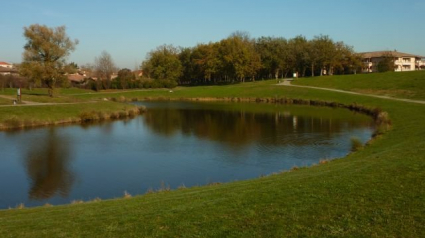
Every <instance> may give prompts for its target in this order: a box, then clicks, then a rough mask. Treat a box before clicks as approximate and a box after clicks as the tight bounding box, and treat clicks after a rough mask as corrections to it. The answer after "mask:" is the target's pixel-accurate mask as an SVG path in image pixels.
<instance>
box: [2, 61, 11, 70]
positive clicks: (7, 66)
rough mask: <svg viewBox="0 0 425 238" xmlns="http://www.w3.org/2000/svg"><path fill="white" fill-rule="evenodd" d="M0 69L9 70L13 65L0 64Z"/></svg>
mask: <svg viewBox="0 0 425 238" xmlns="http://www.w3.org/2000/svg"><path fill="white" fill-rule="evenodd" d="M0 67H3V68H8V69H11V68H13V65H12V64H9V63H6V62H0Z"/></svg>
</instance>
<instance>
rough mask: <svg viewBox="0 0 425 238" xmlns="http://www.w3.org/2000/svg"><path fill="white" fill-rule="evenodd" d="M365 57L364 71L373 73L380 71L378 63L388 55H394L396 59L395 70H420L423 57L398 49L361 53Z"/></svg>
mask: <svg viewBox="0 0 425 238" xmlns="http://www.w3.org/2000/svg"><path fill="white" fill-rule="evenodd" d="M360 54H361V55H362V58H363V64H364V66H363V72H364V73H372V72H378V64H379V62H381V61H382V60H383V59H385V58H386V57H393V58H394V59H393V60H394V71H396V72H403V71H414V70H420V69H423V68H421V62H422V61H421V60H422V57H421V56H419V55H413V54H409V53H403V52H398V51H374V52H364V53H360Z"/></svg>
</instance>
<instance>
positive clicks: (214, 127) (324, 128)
mask: <svg viewBox="0 0 425 238" xmlns="http://www.w3.org/2000/svg"><path fill="white" fill-rule="evenodd" d="M143 121H144V124H145V125H147V126H148V127H149V128H150V129H151V130H152V131H154V132H155V133H158V134H161V135H164V136H166V137H171V136H173V135H175V134H177V133H182V134H183V135H187V136H189V135H194V136H196V137H197V138H201V139H208V140H213V141H218V142H222V143H224V144H226V145H231V146H245V145H249V144H251V143H252V142H260V143H263V144H270V145H276V146H280V145H285V144H292V145H309V144H314V143H315V141H319V140H320V141H323V139H324V138H325V139H326V138H331V137H332V135H333V134H337V133H339V132H341V131H343V130H344V129H346V128H347V127H349V128H356V127H357V128H360V127H365V126H371V121H370V120H365V121H362V120H358V118H356V120H350V119H349V118H346V119H344V120H339V119H334V118H332V117H330V118H329V117H323V118H322V117H316V116H308V115H303V116H302V117H299V116H297V115H292V114H291V113H290V112H288V111H282V112H275V113H252V112H245V111H243V110H242V111H218V110H203V109H198V110H192V109H179V108H168V109H167V110H165V109H163V108H149V110H148V111H147V112H146V113H145V114H144V116H143Z"/></svg>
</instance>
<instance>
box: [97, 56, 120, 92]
mask: <svg viewBox="0 0 425 238" xmlns="http://www.w3.org/2000/svg"><path fill="white" fill-rule="evenodd" d="M94 70H95V75H96V76H97V78H98V81H101V82H102V85H103V88H104V89H109V88H110V86H111V77H112V74H113V73H114V72H115V71H116V70H117V67H116V66H115V63H114V61H113V60H112V56H111V55H110V54H109V53H108V52H106V51H102V53H101V54H100V56H99V57H96V58H95V60H94Z"/></svg>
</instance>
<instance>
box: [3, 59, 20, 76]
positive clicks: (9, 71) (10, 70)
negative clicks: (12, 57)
mask: <svg viewBox="0 0 425 238" xmlns="http://www.w3.org/2000/svg"><path fill="white" fill-rule="evenodd" d="M18 74H19V73H18V70H17V69H15V68H14V67H13V65H12V64H9V63H6V62H0V75H18Z"/></svg>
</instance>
